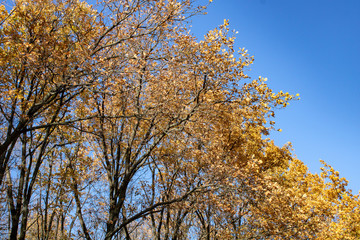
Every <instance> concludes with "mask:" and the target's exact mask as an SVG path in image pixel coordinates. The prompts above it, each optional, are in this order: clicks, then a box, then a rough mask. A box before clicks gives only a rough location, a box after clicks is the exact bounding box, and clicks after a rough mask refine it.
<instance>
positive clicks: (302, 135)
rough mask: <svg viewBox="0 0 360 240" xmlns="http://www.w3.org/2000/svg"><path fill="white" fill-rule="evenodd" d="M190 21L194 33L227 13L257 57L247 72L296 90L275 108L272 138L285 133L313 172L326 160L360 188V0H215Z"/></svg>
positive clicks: (281, 137) (283, 138)
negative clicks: (293, 98) (293, 97)
mask: <svg viewBox="0 0 360 240" xmlns="http://www.w3.org/2000/svg"><path fill="white" fill-rule="evenodd" d="M204 2H206V1H205V0H204ZM207 12H208V14H207V15H205V16H197V17H195V18H194V19H193V21H192V25H193V28H192V30H191V31H192V33H193V34H194V35H196V36H198V37H199V38H201V36H203V35H204V34H205V33H206V31H207V30H210V29H213V28H215V27H216V26H218V25H220V24H222V23H223V20H224V19H229V20H230V28H231V29H235V30H237V31H238V32H239V33H238V35H237V40H236V46H237V47H245V48H246V49H248V51H249V53H250V55H253V56H254V57H255V62H254V64H253V65H252V66H251V70H250V72H248V74H249V75H250V76H252V77H255V78H257V77H258V76H262V77H267V78H268V79H269V80H268V84H269V85H270V86H271V87H272V88H273V89H274V90H278V91H279V90H283V91H286V92H290V93H294V94H296V93H299V94H300V97H301V100H300V101H296V102H292V103H291V104H290V106H289V107H288V108H287V109H285V110H280V111H278V112H277V114H276V122H277V127H278V128H282V129H283V131H282V132H281V133H275V134H273V138H274V139H275V140H276V142H277V144H278V145H283V144H284V143H286V142H288V141H290V142H292V143H293V147H294V153H295V154H296V156H297V157H298V158H299V159H301V160H302V161H304V162H305V163H306V164H307V165H308V166H309V168H310V170H311V171H312V172H319V167H320V166H321V164H320V163H319V160H320V159H323V160H325V161H326V162H327V163H329V164H330V165H332V166H333V167H334V168H335V169H336V170H338V171H339V172H340V176H342V177H346V178H347V179H348V180H349V181H350V184H349V186H350V188H351V189H353V191H354V193H357V192H358V191H359V190H360V157H359V156H360V155H359V154H358V152H359V150H360V144H359V137H360V126H359V123H360V121H359V119H360V106H359V102H360V101H359V100H360V79H359V78H360V0H301V1H300V0H214V1H213V3H212V4H211V5H210V6H209V8H208V9H207Z"/></svg>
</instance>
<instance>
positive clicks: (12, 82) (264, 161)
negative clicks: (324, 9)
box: [0, 0, 359, 240]
mask: <svg viewBox="0 0 360 240" xmlns="http://www.w3.org/2000/svg"><path fill="white" fill-rule="evenodd" d="M204 8H205V7H204V6H198V5H196V1H194V0H117V1H112V0H104V1H99V2H98V3H97V5H95V6H94V7H92V6H90V5H88V4H87V3H85V2H81V1H77V0H57V1H51V0H46V1H43V0H41V1H40V0H30V1H29V0H19V1H16V2H15V3H14V5H13V7H12V9H11V10H7V9H6V8H5V7H4V6H2V7H1V15H0V24H1V28H0V34H1V39H2V40H1V44H0V49H1V51H0V55H1V58H0V71H1V83H0V92H1V94H0V98H1V102H0V114H1V115H0V126H1V127H0V131H1V143H0V162H1V166H0V186H1V188H2V191H1V204H2V207H3V208H2V209H3V210H2V212H1V216H4V217H3V218H1V219H2V220H1V225H0V226H1V232H2V233H3V234H6V235H8V236H9V238H10V239H28V238H29V239H79V238H84V239H88V240H89V239H188V238H198V239H265V238H269V239H281V238H291V237H293V238H299V239H308V238H314V237H317V236H318V237H320V238H321V237H324V238H326V237H328V235H326V234H329V231H326V229H333V230H334V234H335V233H336V234H337V235H332V237H334V238H342V237H344V236H346V237H349V238H350V236H357V235H356V234H358V232H359V231H358V226H357V225H358V224H357V222H356V221H354V220H351V219H355V217H354V216H356V213H357V212H358V196H353V195H352V194H351V192H349V191H347V190H346V189H345V185H344V182H343V180H337V179H336V176H337V175H336V174H335V172H334V171H333V170H331V168H330V170H329V171H325V172H324V173H323V174H324V175H321V176H319V175H313V174H310V173H308V172H307V170H306V167H305V166H303V165H302V163H301V162H300V161H298V160H296V159H294V158H293V157H292V155H291V151H290V146H284V147H277V146H275V144H274V143H273V142H272V141H271V140H270V139H268V138H266V136H267V135H269V132H270V131H272V130H275V128H274V121H273V117H274V116H275V115H274V111H275V110H276V109H278V108H283V107H286V106H287V104H288V102H289V101H291V100H293V99H294V96H292V95H290V94H289V93H284V92H282V91H281V92H279V93H274V92H273V91H272V90H271V89H269V88H268V86H267V85H266V82H265V81H266V79H262V78H259V79H256V80H251V79H249V77H247V76H246V74H245V73H244V70H245V69H246V67H247V66H248V65H249V64H251V63H252V60H253V59H252V58H251V57H249V56H248V55H247V53H246V50H244V49H241V50H240V51H239V53H236V52H235V50H234V40H235V37H234V36H233V35H232V34H231V32H230V31H229V28H228V22H227V21H224V23H223V25H221V26H219V27H218V28H217V29H214V30H212V31H209V32H208V34H207V35H206V36H205V37H204V40H202V41H198V40H197V39H196V38H195V37H194V36H192V35H191V34H189V32H188V19H189V18H190V17H191V16H193V15H194V14H198V13H200V12H201V11H203V9H204ZM235 55H236V56H235ZM328 180H330V181H332V182H333V184H330V185H329V184H328V182H327V181H328ZM299 184H300V185H299ZM304 186H305V187H304ZM315 189H316V190H315ZM335 193H337V194H335ZM334 194H335V195H334ZM324 196H325V197H324ZM319 203H321V204H319ZM346 226H352V227H351V229H350V228H348V227H346Z"/></svg>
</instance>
